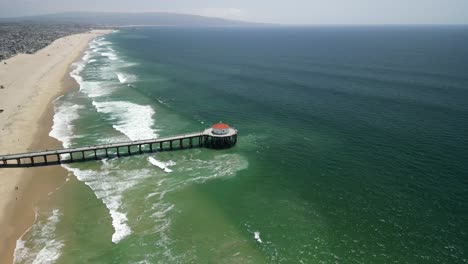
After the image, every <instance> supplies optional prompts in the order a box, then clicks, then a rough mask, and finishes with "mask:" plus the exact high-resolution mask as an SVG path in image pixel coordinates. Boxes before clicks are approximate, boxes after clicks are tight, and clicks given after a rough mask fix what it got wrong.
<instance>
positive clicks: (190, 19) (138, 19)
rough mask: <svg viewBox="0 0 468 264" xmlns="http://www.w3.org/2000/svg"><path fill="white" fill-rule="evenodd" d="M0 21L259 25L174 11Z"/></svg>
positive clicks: (103, 24)
mask: <svg viewBox="0 0 468 264" xmlns="http://www.w3.org/2000/svg"><path fill="white" fill-rule="evenodd" d="M0 22H36V23H78V24H90V25H91V24H92V25H102V26H126V25H171V26H185V25H187V26H188V25H190V26H236V25H238V26H241V25H259V24H256V23H249V22H243V21H235V20H228V19H222V18H214V17H204V16H197V15H187V14H174V13H163V12H156V13H103V12H66V13H57V14H49V15H38V16H26V17H14V18H0Z"/></svg>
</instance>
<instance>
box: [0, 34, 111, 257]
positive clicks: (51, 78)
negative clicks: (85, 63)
mask: <svg viewBox="0 0 468 264" xmlns="http://www.w3.org/2000/svg"><path fill="white" fill-rule="evenodd" d="M110 32H112V31H111V30H99V31H97V30H95V31H91V32H86V33H81V34H75V35H71V36H67V37H64V38H61V39H57V40H55V41H54V42H53V43H51V44H50V45H49V46H47V47H45V48H44V49H42V50H40V51H38V52H37V53H35V54H32V55H25V54H19V55H16V56H14V57H12V58H10V59H8V60H5V62H6V64H4V63H3V61H2V63H1V65H0V85H4V89H1V90H0V109H2V110H3V111H2V113H0V146H1V150H0V151H1V153H2V154H7V153H14V152H24V151H28V150H32V149H47V148H56V147H60V146H61V143H60V142H59V141H58V140H56V139H54V138H51V137H50V136H49V132H50V129H51V127H52V124H53V116H54V104H53V102H54V100H55V99H56V98H57V97H59V96H60V95H63V94H64V93H66V92H67V91H68V90H69V89H72V88H75V87H77V86H78V84H77V83H76V82H75V80H74V79H73V78H71V77H70V75H69V73H70V70H71V69H70V67H71V64H72V63H73V62H75V61H77V60H79V59H80V58H81V57H82V54H83V52H84V51H85V50H86V49H87V47H88V43H89V42H90V41H91V40H92V39H94V38H95V37H97V36H101V35H104V34H108V33H110ZM67 175H68V172H67V171H66V170H65V169H63V168H62V167H59V166H55V167H42V168H29V169H2V170H0V226H1V227H2V232H0V263H11V262H12V261H13V253H14V250H15V247H16V241H17V239H18V238H19V237H21V236H22V235H23V234H24V233H25V231H26V230H27V229H28V228H29V227H30V226H31V224H32V223H33V222H34V219H35V213H34V206H35V205H36V204H37V203H38V202H39V201H41V200H44V199H47V197H48V193H50V192H52V191H54V190H55V189H56V188H57V187H58V186H60V185H61V184H63V182H64V181H65V179H66V176H67ZM64 176H65V177H64Z"/></svg>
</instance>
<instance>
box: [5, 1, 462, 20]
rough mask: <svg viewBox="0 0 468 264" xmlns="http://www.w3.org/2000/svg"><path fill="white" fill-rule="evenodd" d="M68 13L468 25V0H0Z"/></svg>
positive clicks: (8, 9) (20, 11) (16, 7)
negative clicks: (184, 14)
mask: <svg viewBox="0 0 468 264" xmlns="http://www.w3.org/2000/svg"><path fill="white" fill-rule="evenodd" d="M62 11H109V12H114V11H118V12H129V11H130V12H152V11H166V12H176V13H188V14H197V15H206V16H216V17H223V18H231V19H239V20H246V21H254V22H272V23H285V24H414V23H416V24H447V23H449V24H468V0H287V1H281V0H0V17H7V16H22V15H31V14H44V13H54V12H62Z"/></svg>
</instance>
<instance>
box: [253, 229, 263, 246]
mask: <svg viewBox="0 0 468 264" xmlns="http://www.w3.org/2000/svg"><path fill="white" fill-rule="evenodd" d="M254 238H255V240H257V242H259V243H263V242H262V239H261V238H260V232H258V231H255V232H254Z"/></svg>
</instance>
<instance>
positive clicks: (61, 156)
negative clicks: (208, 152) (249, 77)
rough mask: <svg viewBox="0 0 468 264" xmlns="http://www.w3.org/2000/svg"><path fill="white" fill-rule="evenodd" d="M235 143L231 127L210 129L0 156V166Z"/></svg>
mask: <svg viewBox="0 0 468 264" xmlns="http://www.w3.org/2000/svg"><path fill="white" fill-rule="evenodd" d="M236 143H237V130H235V129H233V128H230V129H229V132H228V133H226V134H224V135H216V134H213V133H212V129H206V130H204V131H200V132H194V133H189V134H182V135H177V136H172V137H164V138H157V139H147V140H135V141H128V142H119V143H109V144H102V145H93V146H84V147H75V148H65V149H55V150H45V151H35V152H28V153H20V154H8V155H0V168H18V167H34V166H48V165H58V164H66V163H72V162H80V161H86V160H99V159H102V158H109V157H121V156H130V155H136V154H143V153H152V152H155V151H167V150H175V149H183V148H193V147H208V148H228V147H232V146H234V145H235V144H236Z"/></svg>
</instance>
